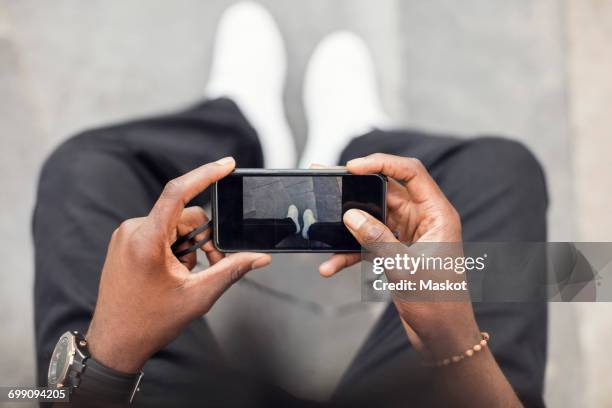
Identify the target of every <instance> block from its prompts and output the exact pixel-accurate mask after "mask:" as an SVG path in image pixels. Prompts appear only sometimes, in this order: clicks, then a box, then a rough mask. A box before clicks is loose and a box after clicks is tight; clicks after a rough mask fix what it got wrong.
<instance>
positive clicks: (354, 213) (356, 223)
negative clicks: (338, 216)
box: [344, 209, 368, 230]
mask: <svg viewBox="0 0 612 408" xmlns="http://www.w3.org/2000/svg"><path fill="white" fill-rule="evenodd" d="M367 220H368V218H367V217H366V216H365V214H364V213H363V211H361V210H356V209H350V210H348V211H347V212H345V213H344V222H345V223H346V224H347V225H348V226H349V227H350V228H351V229H353V230H358V229H359V227H361V226H362V225H363V223H364V222H366V221H367Z"/></svg>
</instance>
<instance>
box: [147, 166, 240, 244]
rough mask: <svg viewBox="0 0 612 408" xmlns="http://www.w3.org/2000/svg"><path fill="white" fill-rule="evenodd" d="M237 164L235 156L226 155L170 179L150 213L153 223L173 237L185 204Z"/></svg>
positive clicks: (228, 172)
mask: <svg viewBox="0 0 612 408" xmlns="http://www.w3.org/2000/svg"><path fill="white" fill-rule="evenodd" d="M235 165H236V162H235V161H234V159H233V158H231V157H225V158H223V159H220V160H218V161H216V162H214V163H208V164H205V165H204V166H200V167H198V168H197V169H195V170H192V171H190V172H189V173H185V174H183V175H182V176H180V177H178V178H175V179H174V180H171V181H169V182H168V183H167V184H166V186H165V187H164V191H163V192H162V194H161V196H160V197H159V199H158V200H157V202H156V203H155V205H154V206H153V209H152V210H151V212H150V213H149V217H148V218H149V220H150V222H151V224H152V225H153V226H154V227H159V228H162V229H163V230H164V231H165V232H166V233H167V234H169V237H171V236H172V234H173V233H174V231H175V229H176V226H177V224H178V221H179V218H180V216H181V213H182V211H183V209H184V208H185V205H186V204H187V203H188V202H189V201H191V200H192V199H193V198H194V197H195V196H196V195H198V194H199V193H201V192H202V191H203V190H204V189H206V188H207V187H208V186H210V185H211V184H212V183H214V182H215V181H218V180H220V179H222V178H223V177H225V176H227V175H228V174H230V173H231V172H232V170H234V167H235Z"/></svg>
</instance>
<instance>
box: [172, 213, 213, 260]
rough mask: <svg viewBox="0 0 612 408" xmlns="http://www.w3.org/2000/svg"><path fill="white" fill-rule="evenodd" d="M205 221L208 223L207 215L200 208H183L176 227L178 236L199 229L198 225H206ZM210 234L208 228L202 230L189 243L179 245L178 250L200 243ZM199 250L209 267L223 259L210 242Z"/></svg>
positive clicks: (210, 229)
mask: <svg viewBox="0 0 612 408" xmlns="http://www.w3.org/2000/svg"><path fill="white" fill-rule="evenodd" d="M207 221H208V215H207V214H206V211H204V209H203V208H202V207H197V206H196V207H188V208H185V210H183V213H182V214H181V219H180V221H179V225H178V231H179V235H180V236H182V235H186V234H188V233H190V232H191V231H193V229H194V228H197V227H199V226H200V225H202V224H204V223H206V222H207ZM211 234H212V228H208V229H206V230H204V231H203V232H201V233H200V234H198V235H196V236H195V237H193V240H190V242H186V243H185V244H184V245H181V247H179V249H185V248H188V247H189V246H191V245H192V244H193V242H194V241H195V242H197V241H201V240H203V239H204V238H206V237H208V236H210V235H211ZM183 247H184V248H183ZM200 249H201V250H203V251H204V253H205V254H206V258H207V259H208V263H209V264H210V265H214V264H215V263H217V262H218V261H219V260H221V259H222V258H223V257H224V255H223V254H222V253H221V252H219V250H218V249H217V248H215V246H214V245H213V243H212V240H209V241H207V242H205V243H204V245H202V246H201V247H200ZM196 261H197V257H196ZM194 266H195V264H194ZM192 268H193V266H192Z"/></svg>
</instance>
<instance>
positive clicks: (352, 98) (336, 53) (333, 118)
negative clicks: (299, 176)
mask: <svg viewBox="0 0 612 408" xmlns="http://www.w3.org/2000/svg"><path fill="white" fill-rule="evenodd" d="M303 98H304V109H305V113H306V118H307V119H308V139H307V142H306V147H305V149H304V153H303V154H302V158H301V160H300V167H308V166H309V165H310V164H311V163H320V164H326V165H334V164H336V163H337V161H338V159H339V158H340V154H341V153H342V150H343V149H344V148H345V147H346V145H347V144H348V143H349V142H350V141H351V139H353V138H354V137H356V136H360V135H362V134H364V133H367V132H369V131H371V130H372V129H374V128H378V129H381V128H385V127H389V126H390V119H389V117H388V116H387V114H386V113H385V112H384V110H383V107H382V104H381V101H380V96H379V92H378V85H377V79H376V71H375V68H374V61H373V60H372V56H371V55H370V52H369V50H368V47H367V46H366V44H365V43H364V42H363V40H361V39H360V38H359V37H358V36H357V35H355V34H353V33H351V32H348V31H339V32H335V33H332V34H330V35H328V36H327V37H325V38H324V39H323V40H322V41H321V43H320V44H319V45H318V46H317V48H316V49H315V51H314V52H313V54H312V57H311V58H310V61H309V63H308V68H307V70H306V76H305V78H304V89H303Z"/></svg>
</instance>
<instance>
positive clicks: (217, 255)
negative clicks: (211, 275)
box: [200, 241, 225, 265]
mask: <svg viewBox="0 0 612 408" xmlns="http://www.w3.org/2000/svg"><path fill="white" fill-rule="evenodd" d="M200 249H202V251H204V253H205V254H206V258H207V259H208V264H209V265H214V264H216V263H217V262H219V261H220V260H221V259H223V258H225V254H224V253H223V252H221V251H219V250H218V249H217V248H216V247H215V245H214V244H213V242H212V241H208V242H206V243H205V244H204V246H202V247H201V248H200Z"/></svg>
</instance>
